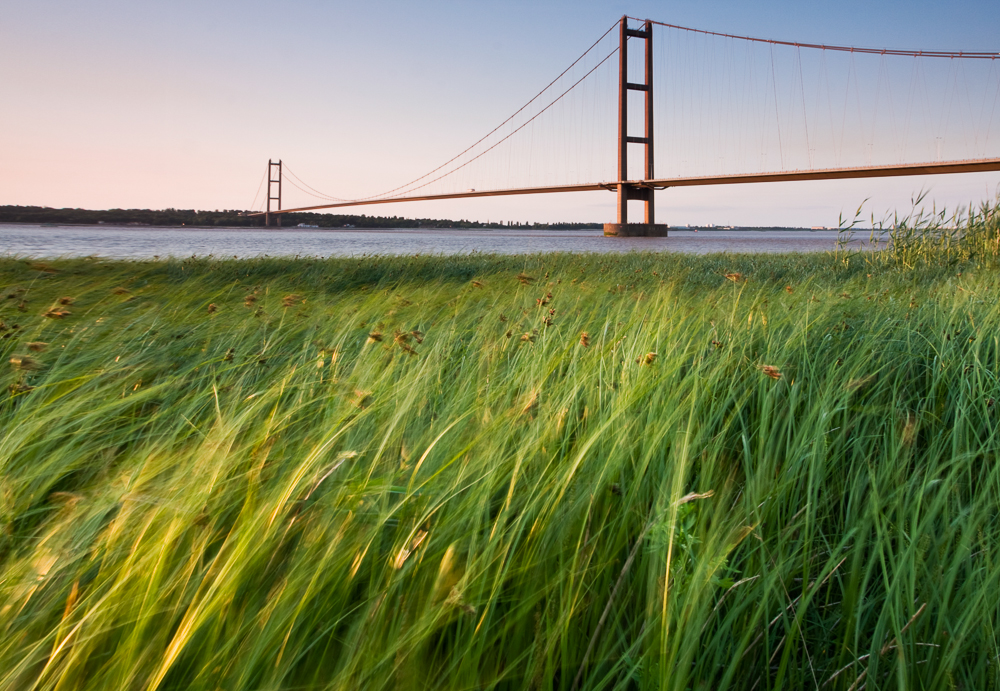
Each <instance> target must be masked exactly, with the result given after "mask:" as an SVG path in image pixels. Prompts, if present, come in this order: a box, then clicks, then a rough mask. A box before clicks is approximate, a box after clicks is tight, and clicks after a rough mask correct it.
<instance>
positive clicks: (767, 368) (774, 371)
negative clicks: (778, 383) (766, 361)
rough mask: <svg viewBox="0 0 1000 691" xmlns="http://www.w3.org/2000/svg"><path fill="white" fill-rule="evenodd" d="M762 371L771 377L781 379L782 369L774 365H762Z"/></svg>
mask: <svg viewBox="0 0 1000 691" xmlns="http://www.w3.org/2000/svg"><path fill="white" fill-rule="evenodd" d="M760 371H761V372H763V373H764V374H766V375H767V376H769V377H770V378H771V379H781V371H780V370H779V369H778V368H777V367H775V366H774V365H761V366H760Z"/></svg>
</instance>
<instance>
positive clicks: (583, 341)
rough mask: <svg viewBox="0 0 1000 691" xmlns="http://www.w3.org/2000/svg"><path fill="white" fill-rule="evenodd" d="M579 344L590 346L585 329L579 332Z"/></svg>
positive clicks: (588, 336)
mask: <svg viewBox="0 0 1000 691" xmlns="http://www.w3.org/2000/svg"><path fill="white" fill-rule="evenodd" d="M580 345H582V346H583V347H584V348H589V347H590V334H588V333H587V332H586V331H584V332H583V333H581V334H580Z"/></svg>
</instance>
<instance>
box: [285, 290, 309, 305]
mask: <svg viewBox="0 0 1000 691" xmlns="http://www.w3.org/2000/svg"><path fill="white" fill-rule="evenodd" d="M297 302H305V299H303V297H302V296H301V295H296V294H295V293H292V294H291V295H286V296H285V297H283V298H281V306H282V307H294V306H295V303H297Z"/></svg>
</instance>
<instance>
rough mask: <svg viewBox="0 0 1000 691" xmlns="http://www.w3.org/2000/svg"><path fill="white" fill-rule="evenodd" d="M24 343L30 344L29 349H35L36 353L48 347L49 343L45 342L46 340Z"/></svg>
mask: <svg viewBox="0 0 1000 691" xmlns="http://www.w3.org/2000/svg"><path fill="white" fill-rule="evenodd" d="M24 345H26V346H28V350H30V351H33V352H35V353H40V352H42V351H43V350H45V348H46V347H48V345H49V344H48V343H45V342H44V341H29V342H28V343H25V344H24Z"/></svg>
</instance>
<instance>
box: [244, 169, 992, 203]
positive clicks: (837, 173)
mask: <svg viewBox="0 0 1000 691" xmlns="http://www.w3.org/2000/svg"><path fill="white" fill-rule="evenodd" d="M990 171H1000V158H990V159H981V160H974V161H944V162H940V163H910V164H905V165H895V166H866V167H859V168H826V169H818V170H795V171H789V172H781V173H746V174H739V175H709V176H699V177H683V178H660V179H655V180H627V181H625V182H626V183H627V184H630V185H636V186H640V187H653V188H656V189H665V188H668V187H696V186H701V185H735V184H743V183H757V182H797V181H801V180H845V179H851V178H880V177H901V176H906V175H941V174H949V173H981V172H990ZM618 184H619V183H618V182H595V183H587V184H582V185H554V186H551V187H519V188H513V189H505V190H481V191H480V190H470V191H468V192H455V193H452V194H428V195H423V196H414V197H387V198H386V197H383V198H379V199H367V200H364V201H349V202H336V203H331V204H320V205H318V206H302V207H298V208H295V209H282V210H281V211H271V213H272V214H288V213H294V212H296V211H317V210H319V209H337V208H343V207H348V206H368V205H370V204H395V203H398V202H420V201H433V200H438V199H468V198H471V197H503V196H508V195H515V194H551V193H555V192H594V191H597V190H615V189H617V186H618ZM250 215H251V216H263V215H264V212H260V213H254V214H250Z"/></svg>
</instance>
